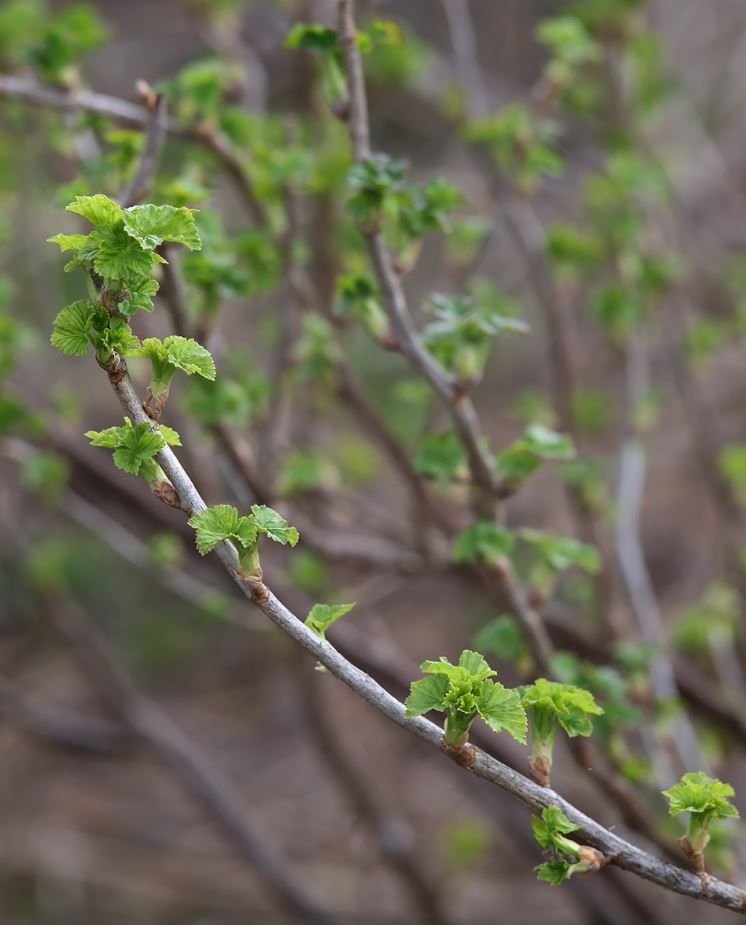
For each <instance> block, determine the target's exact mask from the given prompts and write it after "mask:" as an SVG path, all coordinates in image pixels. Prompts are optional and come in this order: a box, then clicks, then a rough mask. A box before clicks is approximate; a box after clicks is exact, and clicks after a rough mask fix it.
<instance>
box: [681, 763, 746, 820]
mask: <svg viewBox="0 0 746 925" xmlns="http://www.w3.org/2000/svg"><path fill="white" fill-rule="evenodd" d="M663 796H664V797H666V799H667V800H668V811H669V813H670V815H672V816H678V815H680V814H681V813H695V814H697V815H698V816H700V817H705V816H706V817H707V818H708V820H710V819H738V818H739V813H738V810H737V809H736V807H735V806H733V804H732V803H730V798H731V797H733V796H735V792H734V790H733V788H732V787H731V785H730V784H726V783H724V782H723V781H721V780H718V779H717V778H713V777H708V776H707V775H706V774H703V773H702V772H701V771H698V772H693V773H689V774H685V775H684V776H683V777H682V778H681V780H680V781H679V782H678V784H675V785H674V786H673V787H671V788H669V789H668V790H664V791H663Z"/></svg>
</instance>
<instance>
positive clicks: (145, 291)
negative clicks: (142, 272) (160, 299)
mask: <svg viewBox="0 0 746 925" xmlns="http://www.w3.org/2000/svg"><path fill="white" fill-rule="evenodd" d="M158 289H159V283H158V280H155V279H145V280H143V281H142V282H141V283H139V284H137V285H130V286H129V289H128V290H127V296H126V298H124V299H122V301H121V302H119V303H118V304H117V308H118V309H119V311H120V312H122V314H123V315H128V316H129V315H134V313H135V312H136V311H145V312H152V311H153V296H154V295H155V294H156V292H158Z"/></svg>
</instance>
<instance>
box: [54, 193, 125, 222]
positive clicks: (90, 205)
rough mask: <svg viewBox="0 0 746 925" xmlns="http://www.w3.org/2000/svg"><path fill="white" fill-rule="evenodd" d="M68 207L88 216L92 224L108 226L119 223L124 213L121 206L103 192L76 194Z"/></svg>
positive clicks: (71, 210)
mask: <svg viewBox="0 0 746 925" xmlns="http://www.w3.org/2000/svg"><path fill="white" fill-rule="evenodd" d="M66 209H67V211H68V212H75V213H76V214H77V215H82V216H83V218H87V219H88V221H89V222H90V223H91V224H92V225H103V226H105V227H107V228H114V227H115V226H116V225H119V224H120V223H121V220H122V215H123V213H122V209H121V207H120V206H118V205H117V204H116V202H114V200H112V199H109V197H108V196H104V194H103V193H96V195H95V196H76V197H75V199H73V201H72V202H71V203H70V204H69V205H68V206H66Z"/></svg>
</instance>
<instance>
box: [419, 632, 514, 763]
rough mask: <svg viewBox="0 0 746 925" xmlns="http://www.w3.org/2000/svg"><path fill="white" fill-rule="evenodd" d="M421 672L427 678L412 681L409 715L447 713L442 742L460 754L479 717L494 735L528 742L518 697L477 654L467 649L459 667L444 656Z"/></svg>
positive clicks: (424, 663) (423, 665)
mask: <svg viewBox="0 0 746 925" xmlns="http://www.w3.org/2000/svg"><path fill="white" fill-rule="evenodd" d="M420 671H422V673H423V674H424V675H426V677H424V678H422V679H421V680H419V681H413V682H412V684H411V686H410V693H409V697H407V700H406V703H405V707H406V715H407V716H422V714H424V713H429V712H430V710H435V711H437V712H439V713H445V714H446V720H445V728H444V737H443V740H444V742H445V745H446V746H447V747H448V748H451V749H453V750H455V751H458V750H460V749H461V748H463V747H464V745H465V744H466V741H467V739H468V737H469V728H470V726H471V724H472V723H473V722H474V720H475V719H476V718H477V717H480V718H481V719H482V720H483V721H484V722H485V723H486V724H487V725H488V726H489V727H490V729H492V731H493V732H502V731H503V730H505V731H506V732H508V733H509V734H510V735H512V736H513V738H514V739H516V740H517V741H519V742H525V741H526V713H525V710H524V709H523V707H522V706H521V698H520V696H519V694H518V693H517V692H516V691H513V690H510V689H508V688H506V687H504V686H503V685H502V684H500V683H499V682H498V681H493V680H492V678H493V677H494V676H495V675H496V674H497V672H496V671H493V670H492V669H491V668H490V666H489V665H488V664H487V662H486V661H485V659H484V656H482V655H480V654H479V653H478V652H472V651H470V650H469V649H465V650H464V651H463V652H462V653H461V655H460V657H459V660H458V664H457V665H452V664H451V663H450V662H449V661H448V660H447V659H446V658H444V657H441V659H440V661H437V662H423V663H422V664H421V665H420Z"/></svg>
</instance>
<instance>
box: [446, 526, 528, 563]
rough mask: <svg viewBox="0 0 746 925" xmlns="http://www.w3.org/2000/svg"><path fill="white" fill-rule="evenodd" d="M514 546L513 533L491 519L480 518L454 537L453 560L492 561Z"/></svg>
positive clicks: (508, 552)
mask: <svg viewBox="0 0 746 925" xmlns="http://www.w3.org/2000/svg"><path fill="white" fill-rule="evenodd" d="M514 547H515V534H513V533H511V532H510V531H509V530H506V529H505V528H504V527H499V526H498V525H497V524H496V523H494V522H493V521H491V520H480V521H477V523H475V524H473V525H472V526H471V527H467V529H466V530H463V531H462V532H461V533H459V535H458V536H457V537H456V541H455V543H454V545H453V553H452V556H453V561H454V562H458V563H463V562H486V563H488V564H489V563H494V562H495V560H496V559H499V558H501V557H502V556H509V555H510V554H511V553H512V551H513V548H514Z"/></svg>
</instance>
